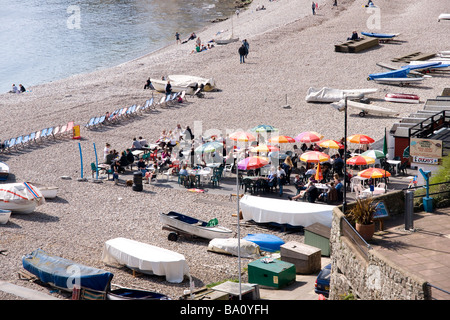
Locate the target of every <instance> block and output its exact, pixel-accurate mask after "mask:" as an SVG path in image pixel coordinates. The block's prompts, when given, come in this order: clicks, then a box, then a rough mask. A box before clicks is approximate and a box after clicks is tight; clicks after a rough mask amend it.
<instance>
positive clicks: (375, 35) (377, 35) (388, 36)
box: [361, 32, 399, 39]
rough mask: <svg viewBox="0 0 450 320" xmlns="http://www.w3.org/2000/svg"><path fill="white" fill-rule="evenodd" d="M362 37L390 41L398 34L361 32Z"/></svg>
mask: <svg viewBox="0 0 450 320" xmlns="http://www.w3.org/2000/svg"><path fill="white" fill-rule="evenodd" d="M361 34H362V35H364V36H367V37H373V38H381V39H392V38H395V37H397V36H398V35H399V33H376V32H361Z"/></svg>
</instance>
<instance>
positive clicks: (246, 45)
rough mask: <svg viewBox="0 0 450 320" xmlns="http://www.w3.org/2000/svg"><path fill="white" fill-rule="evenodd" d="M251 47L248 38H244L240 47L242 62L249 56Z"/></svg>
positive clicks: (240, 59)
mask: <svg viewBox="0 0 450 320" xmlns="http://www.w3.org/2000/svg"><path fill="white" fill-rule="evenodd" d="M249 49H250V44H249V43H248V41H247V39H244V40H243V41H242V44H241V46H240V47H239V49H238V53H239V61H240V63H245V59H246V58H247V55H248V51H249Z"/></svg>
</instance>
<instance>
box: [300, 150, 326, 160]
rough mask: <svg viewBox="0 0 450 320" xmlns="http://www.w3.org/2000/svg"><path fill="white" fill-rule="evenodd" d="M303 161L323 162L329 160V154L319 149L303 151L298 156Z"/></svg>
mask: <svg viewBox="0 0 450 320" xmlns="http://www.w3.org/2000/svg"><path fill="white" fill-rule="evenodd" d="M300 160H301V161H303V162H324V161H328V160H330V156H329V155H327V154H326V153H323V152H320V151H309V152H305V153H303V154H302V155H301V156H300Z"/></svg>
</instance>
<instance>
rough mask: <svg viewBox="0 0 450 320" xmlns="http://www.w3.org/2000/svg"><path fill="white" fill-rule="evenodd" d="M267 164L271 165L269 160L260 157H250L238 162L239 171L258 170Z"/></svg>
mask: <svg viewBox="0 0 450 320" xmlns="http://www.w3.org/2000/svg"><path fill="white" fill-rule="evenodd" d="M267 164H269V159H268V158H266V157H259V156H254V157H248V158H245V159H242V160H241V161H239V162H238V169H239V170H252V169H258V168H261V167H264V166H265V165H267Z"/></svg>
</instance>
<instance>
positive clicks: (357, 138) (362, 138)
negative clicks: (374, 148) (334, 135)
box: [347, 134, 375, 144]
mask: <svg viewBox="0 0 450 320" xmlns="http://www.w3.org/2000/svg"><path fill="white" fill-rule="evenodd" d="M347 141H348V142H351V143H359V144H369V143H373V142H375V140H373V139H372V138H371V137H369V136H366V135H365V134H353V135H351V136H350V137H348V138H347Z"/></svg>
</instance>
